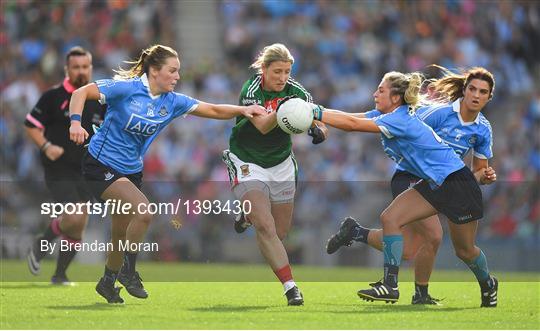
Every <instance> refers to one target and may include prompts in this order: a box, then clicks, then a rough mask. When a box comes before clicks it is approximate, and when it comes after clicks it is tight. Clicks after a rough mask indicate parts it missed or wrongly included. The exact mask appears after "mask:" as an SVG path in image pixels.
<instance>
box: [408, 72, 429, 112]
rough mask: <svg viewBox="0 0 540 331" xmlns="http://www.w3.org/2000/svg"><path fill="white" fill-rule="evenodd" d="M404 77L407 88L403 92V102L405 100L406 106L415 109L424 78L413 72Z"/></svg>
mask: <svg viewBox="0 0 540 331" xmlns="http://www.w3.org/2000/svg"><path fill="white" fill-rule="evenodd" d="M406 76H408V77H407V78H408V80H409V86H407V89H406V90H405V93H404V95H403V100H405V103H406V104H408V105H410V106H413V107H416V105H417V104H418V103H419V101H420V99H421V97H420V88H421V87H422V82H423V81H424V77H423V76H422V74H420V73H418V72H413V73H411V74H409V75H406Z"/></svg>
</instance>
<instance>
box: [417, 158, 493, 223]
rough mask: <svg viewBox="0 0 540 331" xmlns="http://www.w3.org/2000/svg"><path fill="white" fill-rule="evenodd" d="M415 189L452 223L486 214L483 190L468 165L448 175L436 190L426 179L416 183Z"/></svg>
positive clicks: (479, 217)
mask: <svg viewBox="0 0 540 331" xmlns="http://www.w3.org/2000/svg"><path fill="white" fill-rule="evenodd" d="M414 189H415V190H417V191H418V193H420V194H421V195H422V196H423V197H424V199H426V200H427V201H428V202H429V203H430V204H431V205H432V206H433V207H434V208H435V209H437V211H438V212H440V213H442V214H444V215H446V217H448V219H449V220H450V221H451V222H452V223H456V224H465V223H469V222H472V221H476V220H479V219H481V218H482V217H483V216H484V207H483V203H482V191H481V190H480V186H478V182H477V181H476V178H475V177H474V174H473V173H472V172H471V170H470V169H469V168H467V167H463V168H461V169H460V170H457V171H455V172H453V173H451V174H450V175H448V177H446V179H445V180H444V182H443V183H442V185H441V186H439V187H438V188H437V189H435V190H433V189H431V187H430V185H429V183H428V182H427V181H426V180H424V179H422V180H421V181H420V182H418V183H417V184H416V185H414Z"/></svg>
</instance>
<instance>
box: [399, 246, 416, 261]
mask: <svg viewBox="0 0 540 331" xmlns="http://www.w3.org/2000/svg"><path fill="white" fill-rule="evenodd" d="M417 252H418V249H411V248H407V247H405V249H404V250H403V254H402V255H401V259H402V260H406V261H411V260H413V259H414V257H415V256H416V253H417Z"/></svg>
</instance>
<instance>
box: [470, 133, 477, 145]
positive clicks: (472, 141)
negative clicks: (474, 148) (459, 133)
mask: <svg viewBox="0 0 540 331" xmlns="http://www.w3.org/2000/svg"><path fill="white" fill-rule="evenodd" d="M476 140H478V138H477V137H476V135H475V134H473V135H472V136H471V137H470V138H469V144H470V145H474V144H476Z"/></svg>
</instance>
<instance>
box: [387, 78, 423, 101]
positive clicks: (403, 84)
mask: <svg viewBox="0 0 540 331" xmlns="http://www.w3.org/2000/svg"><path fill="white" fill-rule="evenodd" d="M383 81H386V82H387V83H388V85H389V87H390V95H399V96H400V98H401V103H402V104H407V105H409V106H410V107H412V108H413V109H414V108H416V107H417V106H418V105H420V104H422V103H424V97H423V96H422V95H421V94H420V89H421V88H422V83H423V81H424V76H423V75H422V74H421V73H419V72H413V73H410V74H404V73H401V72H397V71H391V72H388V73H386V74H385V75H384V77H383Z"/></svg>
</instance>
